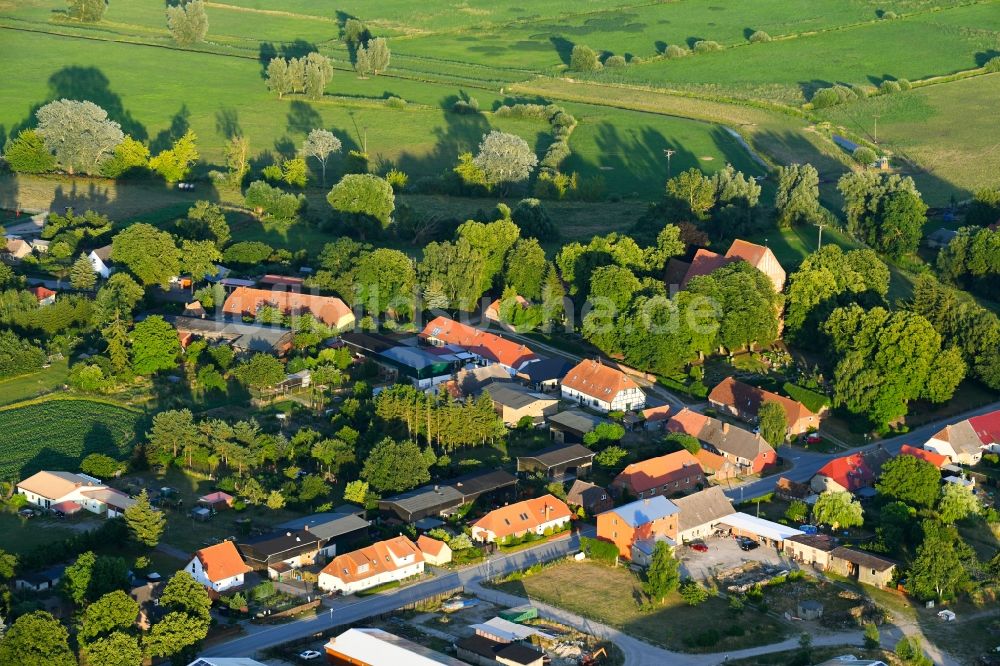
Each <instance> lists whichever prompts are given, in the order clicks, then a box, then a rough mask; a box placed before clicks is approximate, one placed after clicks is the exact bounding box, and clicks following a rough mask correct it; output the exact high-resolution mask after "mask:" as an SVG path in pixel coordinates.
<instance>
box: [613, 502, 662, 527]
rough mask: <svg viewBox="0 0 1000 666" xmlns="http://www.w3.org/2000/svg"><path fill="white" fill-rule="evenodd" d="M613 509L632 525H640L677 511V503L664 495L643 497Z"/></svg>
mask: <svg viewBox="0 0 1000 666" xmlns="http://www.w3.org/2000/svg"><path fill="white" fill-rule="evenodd" d="M611 511H613V512H615V513H616V514H618V517H620V518H621V519H622V520H624V521H625V523H626V524H627V525H629V526H630V527H639V526H640V525H645V524H646V523H649V522H652V521H654V520H659V519H660V518H665V517H666V516H672V515H674V514H675V513H677V511H678V508H677V505H676V504H674V503H673V502H671V501H670V500H668V499H667V498H666V497H664V496H663V495H656V496H655V497H650V498H648V499H641V500H637V501H635V502H631V503H630V504H624V505H622V506H619V507H617V508H614V509H611Z"/></svg>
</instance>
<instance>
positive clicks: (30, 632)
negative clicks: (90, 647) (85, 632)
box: [0, 611, 76, 666]
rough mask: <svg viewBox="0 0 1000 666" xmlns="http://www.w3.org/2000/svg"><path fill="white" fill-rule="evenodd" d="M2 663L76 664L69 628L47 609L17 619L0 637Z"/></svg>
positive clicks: (29, 665) (19, 665)
mask: <svg viewBox="0 0 1000 666" xmlns="http://www.w3.org/2000/svg"><path fill="white" fill-rule="evenodd" d="M0 664H17V666H76V658H75V657H74V656H73V652H72V651H71V650H70V649H69V632H67V631H66V627H64V626H63V625H62V624H60V622H59V621H58V620H56V619H55V618H54V617H52V615H50V614H49V613H46V612H45V611H34V612H32V613H28V614H26V615H22V616H21V617H19V618H17V620H15V621H14V624H12V625H11V627H10V629H8V630H7V632H6V633H5V634H4V635H3V638H0Z"/></svg>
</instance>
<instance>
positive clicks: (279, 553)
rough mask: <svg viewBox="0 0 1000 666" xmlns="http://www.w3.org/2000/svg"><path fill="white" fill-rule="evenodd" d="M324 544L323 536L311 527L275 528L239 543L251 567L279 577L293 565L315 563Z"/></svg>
mask: <svg viewBox="0 0 1000 666" xmlns="http://www.w3.org/2000/svg"><path fill="white" fill-rule="evenodd" d="M321 545H322V539H320V538H319V537H317V536H316V535H315V534H312V533H311V532H309V531H308V530H287V531H285V532H272V533H270V534H264V535H262V536H259V537H253V538H250V539H246V540H243V541H240V542H239V543H238V544H237V546H238V547H239V551H240V553H241V554H242V555H243V559H244V561H245V562H246V563H247V564H249V565H250V568H252V569H253V570H254V571H262V572H266V573H267V576H268V578H272V579H276V580H281V578H282V577H283V576H284V575H285V574H287V573H288V572H290V571H291V570H293V569H299V568H301V567H304V566H308V565H310V564H315V562H316V558H317V557H318V556H319V551H320V547H321Z"/></svg>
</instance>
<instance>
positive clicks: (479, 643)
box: [455, 634, 544, 664]
mask: <svg viewBox="0 0 1000 666" xmlns="http://www.w3.org/2000/svg"><path fill="white" fill-rule="evenodd" d="M455 645H456V646H457V647H460V648H462V649H463V650H468V651H469V652H472V653H473V654H477V655H479V656H481V657H486V658H488V659H496V658H497V657H502V658H503V659H504V660H505V661H511V662H514V663H515V664H532V663H534V662H536V661H538V660H539V659H541V658H542V657H543V656H544V654H543V653H541V652H539V651H538V650H534V649H532V648H530V647H528V646H526V645H522V644H521V643H501V642H499V641H495V640H493V639H492V638H486V637H485V636H480V635H479V634H473V635H472V636H468V637H467V638H463V639H461V640H460V641H458V642H457V643H455Z"/></svg>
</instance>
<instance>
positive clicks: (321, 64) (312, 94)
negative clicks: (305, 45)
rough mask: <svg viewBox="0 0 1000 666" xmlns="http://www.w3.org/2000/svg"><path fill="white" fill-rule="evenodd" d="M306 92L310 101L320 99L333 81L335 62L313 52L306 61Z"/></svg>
mask: <svg viewBox="0 0 1000 666" xmlns="http://www.w3.org/2000/svg"><path fill="white" fill-rule="evenodd" d="M305 79H306V80H305V88H306V90H305V92H306V96H307V97H308V98H309V99H320V98H322V97H323V92H324V91H325V90H326V86H327V84H328V83H330V81H331V80H332V79H333V62H332V61H331V60H330V59H329V58H327V57H326V56H324V55H320V54H319V53H317V52H315V51H313V52H312V53H310V54H309V55H307V56H306V59H305Z"/></svg>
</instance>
